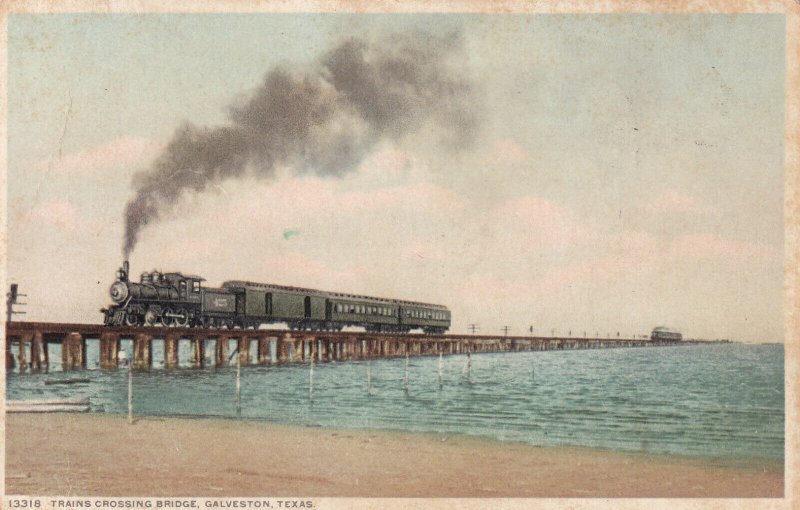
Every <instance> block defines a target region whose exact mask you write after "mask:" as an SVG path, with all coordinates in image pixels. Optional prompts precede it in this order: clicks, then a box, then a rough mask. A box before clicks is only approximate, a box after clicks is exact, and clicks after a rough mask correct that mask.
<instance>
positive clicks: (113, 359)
mask: <svg viewBox="0 0 800 510" xmlns="http://www.w3.org/2000/svg"><path fill="white" fill-rule="evenodd" d="M123 339H127V340H132V342H133V359H132V363H133V364H134V367H137V368H150V367H152V365H153V340H154V339H160V340H163V344H164V366H165V367H166V368H171V367H177V366H178V364H179V359H178V350H179V349H178V346H179V342H180V341H181V340H184V341H186V340H188V341H189V342H191V349H190V352H191V355H190V360H189V362H190V364H191V365H192V366H195V367H203V366H204V365H205V363H206V359H205V346H206V342H208V341H215V344H216V348H215V351H214V357H213V363H214V364H215V366H224V365H226V364H227V363H228V361H229V357H230V352H229V341H230V340H234V341H236V345H237V349H238V355H239V359H240V361H241V363H242V364H251V363H255V364H268V363H303V362H310V361H311V360H312V359H314V360H316V361H318V362H325V361H346V360H362V359H378V358H395V357H405V356H438V355H439V354H443V355H451V354H464V353H489V352H520V351H547V350H570V349H604V348H612V347H655V346H664V345H676V344H681V343H684V344H685V343H690V342H687V341H681V342H679V341H652V340H645V339H633V338H570V337H533V336H531V337H516V336H491V335H423V334H381V333H366V332H337V333H330V332H318V331H314V332H310V331H286V330H276V329H258V330H253V329H244V330H243V329H230V330H228V329H222V330H218V329H194V328H164V327H106V326H102V325H97V324H58V323H44V322H10V323H7V324H6V335H5V347H6V349H5V351H6V368H8V369H11V368H14V367H15V365H17V366H19V368H20V370H28V369H30V370H34V371H35V370H46V369H47V368H48V366H49V364H50V359H49V349H48V345H49V344H53V343H56V344H60V345H61V364H62V367H63V369H65V370H71V369H81V368H86V365H87V360H86V352H87V349H86V342H87V340H94V341H99V342H100V368H103V369H110V368H116V367H118V366H119V365H120V356H119V353H120V349H121V341H122V340H123ZM251 341H256V342H257V343H256V345H257V347H256V349H257V351H256V352H255V357H253V356H251V354H250V347H251ZM14 347H16V352H17V357H16V360H15V359H14V350H15V349H14ZM273 353H274V355H273ZM28 357H30V359H28Z"/></svg>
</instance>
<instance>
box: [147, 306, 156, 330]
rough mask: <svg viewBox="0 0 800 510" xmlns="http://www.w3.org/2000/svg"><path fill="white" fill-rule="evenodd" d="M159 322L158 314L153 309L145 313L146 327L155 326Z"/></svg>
mask: <svg viewBox="0 0 800 510" xmlns="http://www.w3.org/2000/svg"><path fill="white" fill-rule="evenodd" d="M157 320H158V314H157V313H156V312H155V310H153V309H152V308H148V309H147V311H146V312H144V323H145V325H146V326H155V325H156V321H157Z"/></svg>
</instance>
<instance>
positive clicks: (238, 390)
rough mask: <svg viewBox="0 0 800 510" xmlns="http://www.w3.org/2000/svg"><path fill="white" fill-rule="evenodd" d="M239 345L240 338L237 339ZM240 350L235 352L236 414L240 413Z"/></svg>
mask: <svg viewBox="0 0 800 510" xmlns="http://www.w3.org/2000/svg"><path fill="white" fill-rule="evenodd" d="M239 346H241V340H240V341H239ZM241 353H242V351H238V352H237V353H236V416H241V415H242V356H241Z"/></svg>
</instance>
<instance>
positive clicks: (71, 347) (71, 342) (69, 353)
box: [61, 333, 86, 370]
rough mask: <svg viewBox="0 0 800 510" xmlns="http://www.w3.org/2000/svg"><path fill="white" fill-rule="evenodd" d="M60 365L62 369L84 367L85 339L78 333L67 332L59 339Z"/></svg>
mask: <svg viewBox="0 0 800 510" xmlns="http://www.w3.org/2000/svg"><path fill="white" fill-rule="evenodd" d="M61 365H62V367H63V369H64V370H72V369H75V368H86V340H85V339H84V338H83V336H82V335H81V334H80V333H69V334H68V335H66V336H64V339H63V340H62V341H61Z"/></svg>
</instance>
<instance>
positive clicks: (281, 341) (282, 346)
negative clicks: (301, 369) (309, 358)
mask: <svg viewBox="0 0 800 510" xmlns="http://www.w3.org/2000/svg"><path fill="white" fill-rule="evenodd" d="M291 341H292V337H291V336H290V335H289V333H284V335H283V336H282V337H280V338H278V339H277V349H278V363H286V362H287V361H289V343H291Z"/></svg>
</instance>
